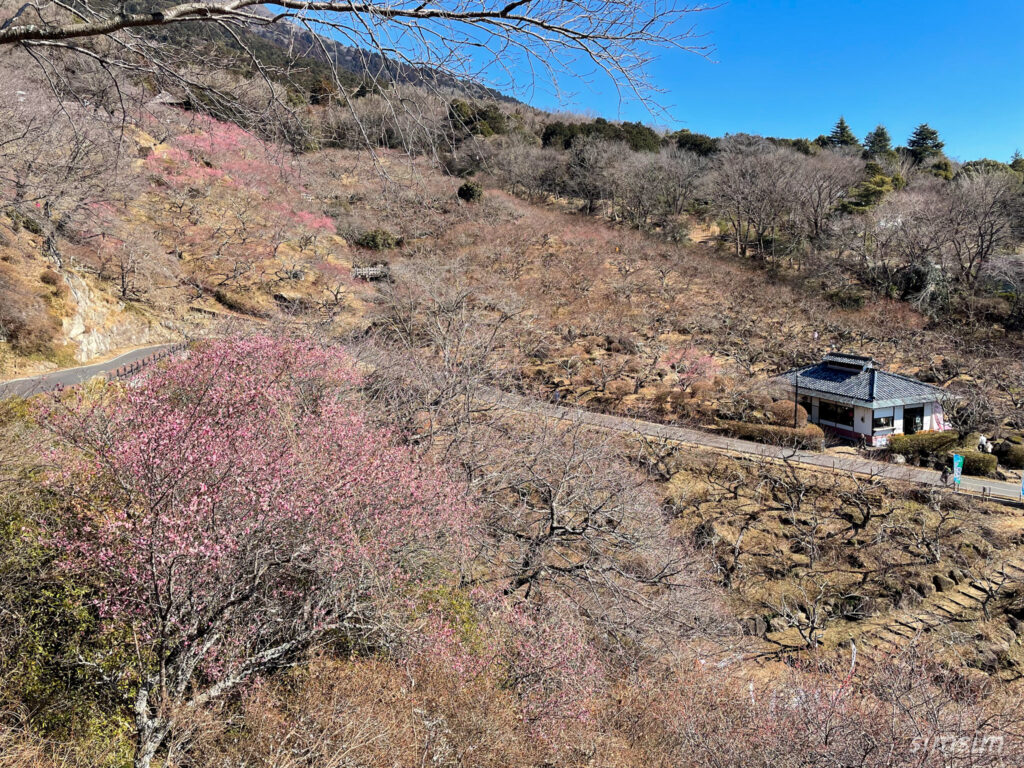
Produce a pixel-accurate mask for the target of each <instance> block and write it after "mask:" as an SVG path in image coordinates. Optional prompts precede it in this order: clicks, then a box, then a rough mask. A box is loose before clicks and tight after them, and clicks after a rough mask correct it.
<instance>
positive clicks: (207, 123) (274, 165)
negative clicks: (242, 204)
mask: <svg viewBox="0 0 1024 768" xmlns="http://www.w3.org/2000/svg"><path fill="white" fill-rule="evenodd" d="M192 129H193V130H192V132H191V133H186V134H182V135H179V136H176V137H174V138H172V139H170V140H169V142H168V143H169V144H170V146H169V147H168V148H166V149H164V150H163V151H162V152H161V153H160V154H156V153H153V154H151V155H149V156H148V157H147V158H146V161H145V167H146V168H147V170H148V171H150V172H151V173H153V174H155V175H156V176H158V177H159V178H161V179H162V180H163V181H164V182H165V183H167V184H169V185H170V186H172V187H176V188H181V187H198V188H203V187H207V186H210V185H213V184H216V183H221V184H224V185H226V186H229V187H231V188H235V189H244V190H246V191H248V192H251V193H255V194H258V195H261V196H262V197H263V198H264V199H265V200H267V201H273V202H272V203H271V205H270V206H269V209H268V213H271V212H272V213H273V214H274V215H275V217H277V218H280V219H281V220H282V221H283V222H285V223H287V224H289V225H291V226H293V227H297V228H300V229H306V230H309V231H311V232H313V233H319V232H333V231H334V222H333V220H331V219H330V218H329V217H327V216H324V215H322V214H317V213H311V212H309V211H305V210H302V209H301V208H300V207H297V206H295V205H294V204H293V202H292V201H294V200H296V199H300V198H301V197H302V195H303V194H304V193H306V192H307V190H306V187H305V186H304V184H303V183H302V179H301V178H300V176H299V174H298V172H297V170H296V169H295V168H294V167H293V166H292V165H290V164H289V163H288V162H287V161H286V160H287V158H286V156H285V155H284V154H283V152H282V150H281V149H280V148H277V147H274V146H272V145H269V144H267V143H265V142H263V141H261V140H260V139H258V138H256V137H255V136H253V135H252V134H249V133H246V132H245V131H243V130H242V129H241V128H239V127H238V126H236V125H232V124H231V123H224V122H221V121H219V120H215V119H213V118H211V117H206V116H202V115H199V116H196V117H195V118H194V120H193V123H192Z"/></svg>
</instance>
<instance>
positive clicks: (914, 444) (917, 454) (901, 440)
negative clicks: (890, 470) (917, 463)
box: [889, 431, 958, 459]
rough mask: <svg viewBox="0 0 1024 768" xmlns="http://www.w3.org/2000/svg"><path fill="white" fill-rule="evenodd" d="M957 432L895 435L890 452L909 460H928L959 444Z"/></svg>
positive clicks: (890, 445)
mask: <svg viewBox="0 0 1024 768" xmlns="http://www.w3.org/2000/svg"><path fill="white" fill-rule="evenodd" d="M957 439H958V438H957V433H956V432H931V431H928V432H916V433H914V434H913V435H893V436H892V437H891V438H890V439H889V450H890V451H892V452H893V453H898V454H899V455H901V456H906V457H907V458H908V459H928V458H932V457H935V456H941V455H942V454H943V453H945V452H946V451H949V450H951V449H952V448H953V447H954V446H956V444H957Z"/></svg>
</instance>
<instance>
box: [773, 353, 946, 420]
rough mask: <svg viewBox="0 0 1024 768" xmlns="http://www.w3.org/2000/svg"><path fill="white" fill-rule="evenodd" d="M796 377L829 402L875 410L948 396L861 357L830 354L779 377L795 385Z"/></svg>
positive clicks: (805, 387)
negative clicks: (860, 364)
mask: <svg viewBox="0 0 1024 768" xmlns="http://www.w3.org/2000/svg"><path fill="white" fill-rule="evenodd" d="M838 358H842V359H838ZM830 362H832V363H833V365H830V364H829V363H830ZM858 362H859V363H862V367H860V369H859V370H857V369H856V367H855V365H856V364H857V363H858ZM839 366H842V367H839ZM797 377H799V386H800V390H801V391H807V392H808V393H810V392H811V391H813V392H820V393H821V394H823V395H825V396H826V399H829V400H834V401H836V402H842V403H846V404H851V405H871V406H872V407H875V408H879V407H886V406H890V405H906V404H912V403H927V402H933V401H935V400H938V399H939V398H940V397H942V396H943V395H944V394H945V392H944V390H942V389H939V388H938V387H933V386H932V385H931V384H925V383H924V382H923V381H918V380H917V379H912V378H910V377H909V376H901V375H899V374H898V373H889V372H888V371H881V370H878V369H877V368H875V363H874V361H873V360H871V358H865V357H860V356H858V355H842V354H837V353H830V354H829V355H826V356H825V360H824V361H822V362H820V363H817V364H816V365H810V366H807V367H806V368H798V369H796V370H793V371H788V372H786V373H784V374H782V375H781V376H780V377H779V378H780V379H783V380H785V381H788V382H789V383H790V384H793V383H794V382H795V381H796V380H797Z"/></svg>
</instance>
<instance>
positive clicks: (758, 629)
mask: <svg viewBox="0 0 1024 768" xmlns="http://www.w3.org/2000/svg"><path fill="white" fill-rule="evenodd" d="M740 627H741V628H742V630H743V634H745V635H752V636H754V637H764V636H765V633H766V632H767V631H768V624H767V623H766V622H765V620H764V618H763V617H762V616H749V617H748V618H745V619H743V621H741V622H740Z"/></svg>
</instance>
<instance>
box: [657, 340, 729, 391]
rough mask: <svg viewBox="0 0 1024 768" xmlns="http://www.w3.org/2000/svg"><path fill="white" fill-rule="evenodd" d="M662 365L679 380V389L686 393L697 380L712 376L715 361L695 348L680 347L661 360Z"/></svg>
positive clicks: (715, 367) (714, 369)
mask: <svg viewBox="0 0 1024 768" xmlns="http://www.w3.org/2000/svg"><path fill="white" fill-rule="evenodd" d="M662 363H663V364H664V365H665V366H666V367H667V368H668V369H669V370H670V371H672V372H673V373H674V374H676V376H677V377H678V379H679V388H680V389H682V390H683V391H686V390H687V389H689V388H690V386H691V385H692V384H693V383H694V382H695V381H697V380H699V379H703V378H705V377H707V376H711V375H714V373H715V371H716V370H717V366H716V364H715V360H714V358H713V357H711V356H710V355H708V354H705V353H704V352H701V351H700V350H699V349H697V348H696V347H680V348H679V349H674V350H672V351H671V352H669V353H668V354H666V355H665V356H664V358H662Z"/></svg>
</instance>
